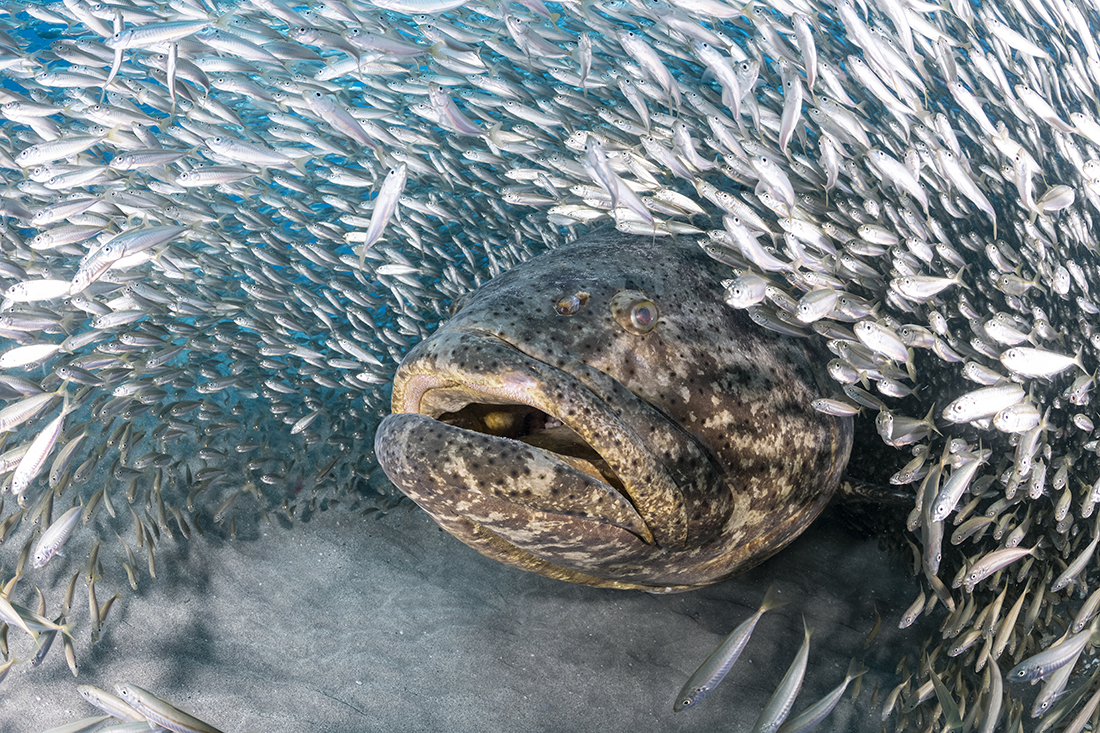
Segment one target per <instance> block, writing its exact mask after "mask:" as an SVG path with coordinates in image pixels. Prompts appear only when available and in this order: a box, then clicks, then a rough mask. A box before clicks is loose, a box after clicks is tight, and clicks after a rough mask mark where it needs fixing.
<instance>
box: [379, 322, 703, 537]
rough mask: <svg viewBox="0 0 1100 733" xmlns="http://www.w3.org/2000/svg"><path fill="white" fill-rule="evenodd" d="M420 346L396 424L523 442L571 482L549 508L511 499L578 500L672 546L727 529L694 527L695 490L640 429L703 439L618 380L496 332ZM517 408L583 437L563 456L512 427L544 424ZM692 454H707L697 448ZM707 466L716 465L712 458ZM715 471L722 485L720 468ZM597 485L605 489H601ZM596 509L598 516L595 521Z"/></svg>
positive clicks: (397, 385) (494, 445) (403, 384)
mask: <svg viewBox="0 0 1100 733" xmlns="http://www.w3.org/2000/svg"><path fill="white" fill-rule="evenodd" d="M420 347H423V348H424V351H425V353H422V354H420V355H419V358H412V359H407V360H406V362H405V363H404V365H403V366H402V368H401V370H400V371H399V372H398V374H397V376H396V377H395V380H394V400H393V406H394V413H395V414H394V415H393V416H391V418H387V420H393V419H394V418H397V417H399V416H401V415H400V413H411V414H415V415H420V416H423V418H428V419H430V420H432V421H435V423H436V425H435V426H433V428H434V429H435V430H437V431H438V430H440V429H443V430H445V431H446V435H447V440H450V441H459V442H461V441H463V440H466V441H468V442H469V443H470V445H471V446H473V445H474V444H475V441H476V442H477V445H479V446H480V447H481V449H482V450H485V449H486V448H491V449H495V450H500V451H504V450H505V449H506V448H507V447H508V446H513V447H514V445H515V443H516V440H519V441H521V442H522V443H523V444H524V448H525V452H524V453H523V456H524V457H526V459H527V460H529V461H530V460H533V461H535V462H536V463H538V464H539V465H544V466H545V465H553V466H554V469H553V470H554V471H555V473H557V474H559V476H561V475H564V476H568V477H569V479H568V483H569V484H570V487H571V489H570V491H569V493H568V495H567V497H566V498H561V499H558V500H555V501H550V505H549V506H548V505H547V503H546V502H547V497H545V496H535V497H526V498H525V497H516V496H515V495H514V494H509V495H508V498H509V500H511V501H513V502H515V503H525V502H530V503H532V504H536V505H537V506H536V507H535V508H538V509H543V510H546V511H554V510H559V511H561V510H564V511H565V513H571V512H570V511H569V509H570V507H568V506H566V505H567V504H568V499H570V498H572V499H574V500H575V501H576V507H574V508H575V509H583V510H584V512H583V513H585V514H588V515H589V518H593V519H599V520H601V521H605V522H608V523H610V524H614V525H615V526H618V527H620V528H621V529H625V530H627V531H629V532H631V533H633V534H635V535H636V536H638V538H639V539H640V540H641V541H643V542H645V543H647V544H656V545H659V546H662V547H666V548H668V549H679V548H683V547H687V546H690V545H695V544H698V543H699V542H700V541H701V540H703V539H705V538H706V537H703V536H700V533H702V534H704V535H713V534H716V533H717V532H718V531H719V529H720V527H721V522H709V523H704V524H707V525H710V526H704V527H700V526H698V522H695V523H694V524H692V523H691V522H690V520H691V519H693V518H694V519H697V518H698V517H697V516H695V517H692V509H693V504H694V502H693V501H692V497H691V496H689V495H690V494H691V493H693V492H691V491H686V492H685V491H684V489H685V488H686V487H683V486H681V484H682V483H683V482H684V478H685V477H684V476H674V475H673V473H672V469H671V467H669V466H667V465H664V463H663V462H662V461H661V460H660V458H659V457H658V456H657V455H655V453H654V451H653V450H651V449H650V448H649V447H648V446H647V443H646V437H647V436H643V435H640V434H639V428H643V429H647V432H650V433H654V432H658V433H661V434H664V435H666V436H667V435H669V434H672V435H674V436H675V440H676V441H677V442H680V443H683V444H689V443H695V444H697V442H698V441H697V440H696V439H695V438H694V437H693V436H691V435H690V434H688V433H687V432H686V431H685V430H683V428H682V427H680V426H679V425H678V424H675V423H674V421H671V419H670V418H669V417H668V416H667V415H665V414H664V413H662V412H659V411H658V410H656V409H655V408H654V407H653V406H652V405H650V404H649V403H648V402H646V401H645V400H644V399H642V398H641V397H639V396H637V395H635V394H634V393H632V392H630V391H629V390H628V389H626V388H625V387H624V386H623V385H622V384H620V383H619V382H618V381H617V380H615V379H613V378H612V377H611V376H610V375H607V374H606V373H604V372H602V371H599V370H597V369H594V368H591V367H588V366H587V365H585V364H583V363H581V362H578V361H571V362H569V364H568V367H567V368H565V369H562V368H557V367H555V366H552V365H550V364H547V363H546V362H545V361H543V360H541V359H539V358H537V357H535V356H532V355H530V354H527V353H525V352H524V351H523V350H522V349H521V348H519V347H518V346H517V345H515V344H512V343H509V342H508V341H505V340H504V339H502V338H500V337H499V336H497V335H496V334H490V333H487V332H478V331H470V330H466V329H462V330H458V329H456V330H455V331H454V332H453V333H442V332H441V333H437V334H436V335H435V336H434V337H433V338H432V339H430V340H429V341H426V342H423V343H422V344H421V345H420ZM418 348H419V347H418ZM410 356H413V354H410ZM509 405H515V406H527V407H530V408H533V409H534V410H537V411H539V413H545V415H546V416H549V417H550V418H552V419H556V420H560V422H561V423H562V425H563V426H564V428H563V430H562V431H560V432H566V433H571V434H572V436H575V437H571V436H569V435H567V436H566V440H565V441H564V445H565V449H564V450H562V449H561V448H562V445H561V444H560V443H559V444H557V445H555V444H554V443H553V441H547V440H544V439H542V438H540V437H539V436H537V435H536V436H530V435H526V434H524V433H522V432H518V431H516V430H515V426H509V425H508V424H507V423H508V422H509V419H520V420H530V419H532V418H533V419H535V420H539V419H545V418H540V417H539V416H538V415H537V414H536V415H532V414H523V413H524V412H525V411H522V410H521V411H516V410H511V411H510V410H509V409H508V407H507V406H509ZM479 412H480V413H482V414H479ZM485 417H487V418H489V421H495V422H496V423H497V424H495V425H493V426H489V428H488V429H487V426H485V425H484V424H481V425H477V424H476V423H477V421H478V420H479V419H482V418H485ZM440 423H442V425H441V424H440ZM444 425H445V427H444ZM551 425H552V423H551ZM647 426H649V427H648V428H647ZM654 426H656V427H654ZM509 430H511V431H512V432H513V433H514V437H512V436H509V435H508V433H509ZM460 431H461V432H460ZM463 433H466V435H463ZM542 437H543V438H545V437H546V436H545V435H544V436H542ZM524 438H527V439H526V440H524ZM486 440H488V441H489V442H488V443H486V442H485V441H486ZM540 443H542V445H540ZM451 444H452V445H453V444H454V443H453V442H452V443H451ZM554 448H559V450H555V449H554ZM688 450H690V451H691V452H692V453H696V452H700V451H703V449H702V448H701V447H695V446H692V447H690V448H689V449H688ZM426 459H427V457H426ZM511 460H513V461H516V460H517V459H516V458H515V457H513V458H512V459H511ZM704 461H705V463H706V464H708V465H710V466H713V463H712V461H711V460H710V457H709V455H708V456H705V458H704ZM562 464H564V465H562ZM713 473H714V474H715V477H716V478H717V479H718V480H719V481H721V478H720V476H721V474H720V472H719V471H718V470H717V468H714V470H713ZM593 479H595V481H596V482H598V483H599V484H602V486H596V485H594V482H593V481H592V480H593ZM484 490H485V489H484V488H482V491H483V492H484ZM586 494H587V495H586ZM613 497H621V498H617V499H615V498H613ZM414 498H415V497H414ZM593 512H594V513H595V514H596V515H597V516H591V515H592V514H593ZM696 514H697V513H696ZM601 515H602V516H601ZM647 518H652V519H653V520H654V521H647Z"/></svg>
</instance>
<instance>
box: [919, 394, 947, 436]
mask: <svg viewBox="0 0 1100 733" xmlns="http://www.w3.org/2000/svg"><path fill="white" fill-rule="evenodd" d="M935 412H936V403H935V402H933V403H932V407H930V408H929V409H928V414H927V415H925V416H924V419H923V420H921V422H923V423H924V424H925V425H927V426H928V427H929V428H930V429H931V430H932V432H933V433H935V434H936V435H943V433H941V432H940V431H939V430H938V429H937V428H936V418H935Z"/></svg>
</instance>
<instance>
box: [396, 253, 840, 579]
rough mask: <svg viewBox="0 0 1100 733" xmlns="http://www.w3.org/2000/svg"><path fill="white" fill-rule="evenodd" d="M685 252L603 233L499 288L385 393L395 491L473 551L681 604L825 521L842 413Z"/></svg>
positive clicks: (801, 362) (523, 269)
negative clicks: (831, 409) (824, 404)
mask: <svg viewBox="0 0 1100 733" xmlns="http://www.w3.org/2000/svg"><path fill="white" fill-rule="evenodd" d="M729 276H730V272H729V269H728V268H727V267H725V266H723V265H721V264H719V263H717V262H715V261H713V260H712V259H710V258H709V257H708V256H707V255H706V253H704V252H703V251H702V250H701V249H700V248H699V247H698V246H696V245H695V244H694V243H690V242H687V241H678V240H673V239H667V238H666V239H656V240H654V239H652V238H650V237H642V236H631V235H624V234H621V233H619V232H616V231H602V232H597V233H594V234H591V235H588V236H586V237H584V238H582V239H579V240H577V241H575V242H573V243H571V244H568V245H565V246H562V247H559V248H557V249H555V250H552V251H550V252H547V253H546V254H543V255H541V256H539V257H536V258H534V259H532V260H530V261H529V262H527V263H525V264H523V265H520V266H518V267H516V268H515V269H513V270H510V271H508V272H506V273H504V274H502V275H500V276H499V277H497V278H495V279H493V280H492V281H490V282H489V283H487V284H486V285H485V286H484V287H482V288H481V289H480V290H478V291H477V292H475V293H473V295H472V296H471V297H470V298H469V299H468V300H467V301H466V302H465V303H464V304H463V305H462V306H461V308H460V310H458V312H457V313H456V314H455V315H454V317H452V318H451V319H450V320H449V321H448V322H446V323H445V324H443V325H442V326H441V327H440V329H439V330H438V331H437V332H436V333H435V334H433V335H432V336H431V337H430V338H428V339H426V340H425V341H423V342H421V343H420V344H418V345H417V346H416V347H415V348H413V349H412V350H411V351H410V352H409V353H408V355H407V356H406V357H405V359H404V361H403V362H402V363H401V366H400V368H399V369H398V372H397V375H396V377H395V379H394V389H393V414H392V415H390V416H388V417H387V418H386V419H385V420H383V422H382V424H381V425H380V426H379V428H378V432H377V433H376V435H375V452H376V454H377V457H378V460H379V463H380V464H381V466H382V468H383V470H384V471H385V472H386V474H387V475H388V476H389V478H390V479H391V480H392V481H393V482H394V483H395V484H396V485H397V486H398V488H400V489H401V490H402V491H403V492H405V493H406V494H407V495H408V496H409V497H411V498H412V500H413V501H415V502H416V503H417V504H418V505H420V506H421V507H422V508H423V509H424V510H425V511H427V512H428V513H429V514H430V515H431V516H432V517H433V518H434V519H435V520H436V521H437V522H438V523H439V524H440V526H442V527H443V528H444V529H446V530H447V531H448V532H450V533H451V534H453V535H454V536H455V537H457V538H458V539H460V540H462V541H463V542H465V543H466V544H467V545H470V546H471V547H473V548H475V549H476V550H478V551H479V552H481V553H483V554H485V555H487V556H489V557H492V558H495V559H497V560H500V561H501V562H504V563H507V564H509V565H512V566H515V567H518V568H522V569H525V570H530V571H533V572H537V573H541V574H543V575H547V576H550V577H553V578H558V579H561V580H568V581H573V582H577V583H585V584H588V585H594V586H601V587H615V588H643V589H646V590H650V591H674V590H684V589H687V588H692V587H697V586H700V585H705V584H707V583H712V582H714V581H716V580H719V579H721V578H723V577H726V576H728V575H730V574H733V573H736V572H739V571H742V570H746V569H748V568H750V567H752V566H753V565H756V564H758V563H760V562H761V561H763V560H764V559H766V558H767V557H769V556H771V555H772V554H774V553H775V552H777V551H778V550H779V549H781V548H782V547H784V546H785V545H787V544H788V543H789V542H791V541H792V540H793V539H794V538H795V537H796V536H798V534H799V533H801V532H802V530H803V529H805V528H806V527H807V526H808V525H809V523H810V522H812V521H813V519H814V518H815V517H816V516H817V515H818V514H819V513H820V512H821V510H822V509H823V508H824V506H825V504H826V503H827V502H828V501H829V499H830V498H831V496H832V494H833V492H834V491H835V490H836V488H837V485H838V483H839V481H840V477H841V473H842V471H843V469H844V467H845V464H846V463H847V461H848V456H849V453H850V452H851V446H852V422H851V418H838V417H833V416H829V415H825V414H822V413H820V412H817V411H815V410H814V409H813V408H812V407H811V404H810V403H811V401H812V400H814V399H815V398H817V397H820V396H822V395H823V394H826V393H827V392H828V391H829V386H828V384H829V383H828V378H827V377H826V376H824V365H825V361H826V359H824V358H821V356H820V355H819V354H816V353H813V352H812V351H811V350H810V348H809V345H808V341H807V340H805V339H798V338H794V337H790V336H781V335H777V334H773V333H770V332H767V331H765V330H764V329H762V328H760V327H758V326H756V325H755V324H753V323H752V322H751V321H750V320H749V319H748V318H747V317H746V316H745V315H744V314H743V313H742V312H740V311H737V310H734V309H733V308H731V307H729V306H728V305H726V303H725V302H724V297H725V295H724V289H723V288H722V286H721V284H720V281H721V279H722V278H724V277H729Z"/></svg>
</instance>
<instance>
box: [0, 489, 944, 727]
mask: <svg viewBox="0 0 1100 733" xmlns="http://www.w3.org/2000/svg"><path fill="white" fill-rule="evenodd" d="M836 525H837V523H836V522H835V521H832V520H831V518H830V515H829V514H826V515H825V516H823V517H822V518H821V519H819V520H818V522H817V523H815V525H814V526H813V527H811V528H810V530H809V531H808V532H807V533H806V534H804V535H803V536H802V537H801V538H799V539H798V540H797V541H796V542H795V543H794V544H793V545H792V546H791V547H789V548H787V549H786V550H785V551H783V552H782V553H780V554H779V555H777V556H776V557H774V558H772V559H771V560H769V561H768V562H766V563H765V564H764V565H762V566H760V567H758V568H756V569H755V570H752V571H750V572H749V573H747V574H744V575H742V576H739V577H737V578H733V579H731V580H727V581H725V582H723V583H719V584H717V585H714V586H711V587H708V588H705V589H702V590H698V591H694V592H690V593H682V594H676V595H666V596H659V595H650V594H646V593H642V592H632V591H613V590H599V589H594V588H587V587H582V586H576V585H571V584H567V583H562V582H558V581H553V580H549V579H546V578H542V577H540V576H536V575H532V574H530V573H524V572H521V571H518V570H513V569H511V568H508V567H505V566H504V565H501V564H499V563H496V562H494V561H491V560H488V559H486V558H483V557H481V556H480V555H478V554H477V553H476V552H474V551H473V550H471V549H469V548H467V547H466V546H465V545H462V544H461V543H459V542H458V541H457V540H455V539H454V538H452V537H451V536H450V535H448V534H446V533H445V532H443V531H442V530H440V529H439V528H438V527H437V526H436V525H435V523H434V522H432V521H431V519H430V518H429V517H428V516H427V515H425V514H424V513H423V512H421V511H419V510H417V509H413V510H412V511H405V510H404V509H402V510H399V511H397V512H395V513H391V514H389V515H386V516H384V517H382V518H381V519H380V520H375V519H373V518H369V517H368V518H363V517H360V516H359V515H358V514H355V513H351V512H348V511H342V510H340V509H333V510H329V511H325V512H320V513H318V514H315V515H313V516H312V517H310V519H309V521H306V522H296V523H295V524H294V525H293V526H290V527H271V526H268V525H266V524H264V525H260V526H259V528H258V529H257V531H256V532H255V533H254V535H253V536H251V537H239V538H238V539H236V540H232V541H229V540H225V539H218V538H215V537H212V536H207V537H204V538H200V537H194V538H192V539H191V540H190V541H163V542H162V543H161V545H160V549H159V550H158V553H157V557H158V570H157V576H158V580H156V581H154V582H150V581H149V579H148V578H145V579H144V580H143V582H142V585H141V586H139V592H137V593H132V592H130V590H129V589H128V588H127V589H125V596H124V597H123V598H122V599H121V600H119V601H118V603H117V604H116V606H115V608H114V609H112V611H111V615H110V617H109V618H108V620H107V623H106V626H105V629H104V633H103V637H102V638H101V639H100V641H99V642H98V643H97V644H95V645H94V646H93V645H90V643H89V639H88V631H87V629H86V628H85V627H82V628H81V631H80V632H79V633H78V634H77V644H76V652H77V657H78V661H79V663H80V676H79V678H78V679H74V678H73V676H72V674H71V673H70V671H69V669H68V667H67V666H66V664H65V659H64V656H63V654H62V651H61V648H60V644H58V645H57V648H55V649H53V650H51V652H50V654H49V656H47V658H46V659H45V661H44V662H43V663H42V664H41V665H40V666H39V667H38V668H34V669H32V668H31V667H30V666H29V664H19V665H17V666H16V667H15V668H13V670H12V672H11V674H10V675H9V676H8V678H7V680H5V681H4V682H3V684H2V685H0V731H3V732H4V733H7V732H9V731H10V732H11V733H23V732H28V733H35V732H37V731H42V730H45V729H48V728H50V727H52V726H55V725H59V724H61V723H64V722H68V721H72V720H75V719H77V718H81V717H85V716H89V715H92V714H94V713H95V712H96V711H95V710H94V708H92V707H91V706H90V705H88V704H87V703H85V702H84V700H83V699H82V698H81V697H80V695H79V694H78V693H77V691H76V687H77V685H78V684H82V683H88V684H93V685H96V686H99V687H103V688H105V689H112V688H113V685H114V684H115V683H116V682H123V681H125V682H131V683H134V684H137V685H139V686H142V687H145V688H146V689H149V690H151V691H153V692H155V693H156V694H159V695H160V696H162V697H164V698H166V699H168V700H171V701H172V702H174V703H175V704H177V705H179V706H180V707H182V708H184V709H186V710H188V711H190V712H192V713H193V714H195V715H197V716H199V717H200V718H202V719H204V720H206V721H207V722H209V723H210V724H212V725H215V726H217V727H218V728H220V729H222V730H223V731H225V732H226V733H248V732H255V731H280V732H285V733H296V732H299V731H301V732H307V731H308V732H321V731H325V732H332V733H343V732H352V731H376V730H377V731H444V730H446V731H449V732H456V731H457V732H461V731H482V732H484V731H490V732H491V731H517V730H523V731H599V732H600V733H612V732H614V731H629V732H630V733H638V732H640V731H729V732H730V733H740V732H742V731H744V732H745V733H747V732H748V731H750V730H751V729H752V726H753V723H754V722H755V720H756V717H757V715H758V713H759V712H760V710H761V709H762V708H763V706H764V705H765V703H766V702H767V700H768V698H769V697H770V696H771V693H772V691H773V690H774V688H775V686H776V685H777V684H778V683H779V681H780V679H781V678H782V677H783V675H784V673H785V672H786V670H787V667H788V665H789V664H790V662H791V660H792V659H793V658H794V655H795V653H796V651H797V650H798V647H799V646H800V645H801V643H802V615H803V614H805V617H806V620H807V622H808V623H809V624H810V625H812V626H813V627H814V628H815V631H814V634H813V638H812V642H811V648H810V657H809V667H808V670H807V673H806V678H805V682H804V684H803V686H802V692H801V693H800V695H799V697H798V699H797V701H796V702H795V705H794V713H793V714H797V713H798V712H800V711H801V710H803V709H804V708H806V707H808V706H809V705H810V704H812V703H813V702H816V701H817V700H818V699H820V698H821V696H822V695H824V694H825V693H826V692H828V691H829V690H831V689H832V688H833V687H835V686H836V685H837V684H838V683H839V682H840V681H841V680H842V679H843V677H844V673H845V671H846V670H847V668H848V662H849V660H850V659H851V657H852V656H854V655H856V656H862V657H863V659H864V662H865V664H866V665H867V667H869V669H870V671H869V672H868V674H867V675H866V676H865V678H864V680H863V683H862V686H861V690H860V692H859V696H858V698H856V700H855V701H854V702H853V701H852V696H851V689H849V691H848V692H847V693H846V694H845V696H844V699H843V700H842V701H841V703H840V704H839V705H838V707H837V708H836V710H834V712H833V713H832V715H831V716H830V718H828V719H827V720H826V721H825V722H824V723H823V724H822V725H821V726H820V727H819V728H818V730H820V731H844V732H849V731H851V732H858V733H863V732H864V731H866V732H870V731H879V730H881V728H882V723H881V721H880V718H879V713H880V709H881V700H882V698H884V697H885V695H886V694H887V693H888V692H889V690H890V689H891V688H893V687H894V686H895V685H896V684H897V683H898V682H899V681H900V678H899V677H898V676H897V675H896V674H895V667H896V665H897V661H898V659H900V658H901V656H902V655H903V654H906V653H908V654H909V658H910V665H911V666H912V664H913V662H914V660H915V659H916V654H917V653H918V650H919V644H920V641H921V639H922V638H923V637H924V634H925V633H927V630H928V629H927V628H924V629H908V630H905V631H901V630H898V629H897V628H896V624H897V619H898V618H900V616H901V613H902V611H903V610H904V609H905V608H906V607H907V606H908V605H909V604H910V603H911V601H912V600H913V598H914V597H915V596H916V594H917V592H918V590H917V582H916V580H915V579H913V578H912V577H911V576H910V574H909V571H908V569H907V568H906V567H905V564H904V559H903V558H901V557H900V556H896V555H892V554H889V553H885V552H883V551H882V550H880V549H879V548H878V546H877V543H876V542H875V541H873V540H860V539H856V538H854V537H852V536H851V535H849V534H847V533H846V532H844V531H843V530H841V529H839V528H838V527H837V526H836ZM771 583H775V584H776V585H777V586H778V588H779V591H780V594H781V597H782V598H784V599H786V600H788V601H789V604H788V605H786V606H784V607H782V608H780V609H778V610H776V611H773V612H770V613H768V614H766V615H765V616H764V618H763V619H762V620H761V622H760V624H759V626H758V627H757V630H756V632H755V634H754V635H753V637H752V640H751V641H750V643H749V645H748V647H747V649H746V651H745V653H744V654H743V655H742V657H741V660H740V661H739V662H738V663H737V665H736V666H735V667H734V669H733V670H732V671H731V673H730V674H729V676H728V677H727V678H726V680H725V681H724V682H723V683H722V685H721V686H720V687H718V689H717V690H715V691H714V692H713V693H711V694H710V696H709V697H707V698H706V699H705V700H704V701H702V702H701V703H700V704H699V705H698V706H697V707H696V708H694V709H691V710H688V711H683V712H680V713H674V712H673V710H672V702H673V698H674V697H675V695H676V693H677V692H678V691H679V689H680V687H681V686H682V685H683V683H684V682H685V681H686V680H687V678H688V676H689V675H690V674H691V673H692V672H693V671H694V670H695V669H696V668H697V667H698V666H699V664H700V663H701V662H702V661H703V659H705V658H706V656H707V655H708V654H709V653H710V652H711V651H712V650H713V649H714V647H715V646H716V645H717V644H718V643H719V642H720V641H721V640H722V638H723V637H724V636H725V635H726V634H728V633H729V632H730V631H731V630H732V629H733V628H734V627H735V626H737V625H738V624H739V623H740V622H741V621H743V620H744V619H745V618H747V617H748V616H749V615H750V614H751V613H752V612H753V611H754V610H756V608H757V607H758V606H759V604H760V601H761V600H762V599H763V596H764V593H765V591H766V589H767V587H768V585H769V584H771ZM83 589H84V585H83V583H82V582H80V583H79V589H78V592H77V593H78V599H77V601H75V602H74V607H75V606H78V605H79V603H80V602H81V601H80V593H81V592H82V591H83ZM98 592H99V594H100V602H102V601H103V600H105V598H106V597H108V596H109V589H103V588H100V589H99V590H98ZM85 602H86V601H85ZM876 608H877V610H878V612H879V613H880V614H881V615H882V618H883V623H882V631H881V633H880V634H879V635H878V638H877V639H876V640H875V642H874V643H873V644H872V645H871V647H870V649H867V650H864V641H865V639H866V637H867V634H868V632H869V631H870V630H871V628H872V626H873V625H874V611H875V609H876ZM10 638H11V644H12V648H13V650H14V652H15V653H16V655H17V657H18V658H20V659H24V658H25V657H27V656H28V655H30V654H31V653H32V650H31V649H30V639H29V638H28V637H25V635H17V634H16V633H15V632H14V631H13V632H12V634H11V635H10ZM876 686H877V687H879V688H880V692H879V695H878V700H879V702H878V703H876V705H875V706H874V708H872V705H871V695H872V691H873V690H874V688H875V687H876Z"/></svg>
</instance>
